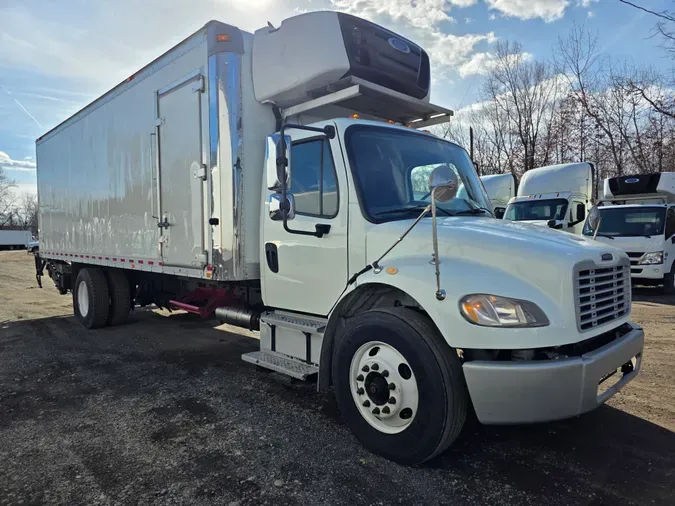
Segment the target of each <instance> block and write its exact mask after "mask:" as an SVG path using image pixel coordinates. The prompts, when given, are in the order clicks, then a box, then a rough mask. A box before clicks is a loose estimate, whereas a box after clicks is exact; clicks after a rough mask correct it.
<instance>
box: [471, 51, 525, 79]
mask: <svg viewBox="0 0 675 506" xmlns="http://www.w3.org/2000/svg"><path fill="white" fill-rule="evenodd" d="M518 58H522V60H523V61H529V60H531V59H532V58H534V56H533V55H532V54H531V53H527V52H523V53H520V54H519V55H518ZM495 59H496V58H495V55H494V54H492V53H475V54H474V55H473V56H472V57H471V59H469V60H468V61H466V62H464V63H463V64H462V65H460V67H459V75H460V76H461V77H462V78H464V77H469V76H471V75H475V74H487V72H488V71H489V70H490V69H491V68H492V67H493V66H494V65H495Z"/></svg>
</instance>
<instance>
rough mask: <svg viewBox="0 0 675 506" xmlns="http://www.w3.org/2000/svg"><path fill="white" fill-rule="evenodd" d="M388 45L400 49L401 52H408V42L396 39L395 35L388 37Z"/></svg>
mask: <svg viewBox="0 0 675 506" xmlns="http://www.w3.org/2000/svg"><path fill="white" fill-rule="evenodd" d="M388 42H389V45H390V46H391V47H393V48H394V49H396V51H400V52H401V53H406V54H408V53H409V52H410V48H409V47H408V44H406V43H405V42H403V41H402V40H401V39H397V38H395V37H392V38H391V39H389V41H388Z"/></svg>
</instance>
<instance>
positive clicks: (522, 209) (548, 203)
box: [504, 199, 567, 221]
mask: <svg viewBox="0 0 675 506" xmlns="http://www.w3.org/2000/svg"><path fill="white" fill-rule="evenodd" d="M566 213H567V200H565V199H548V200H523V201H522V202H513V203H512V204H509V205H508V206H507V207H506V213H504V219H505V220H511V221H521V220H546V221H548V220H564V219H565V214H566Z"/></svg>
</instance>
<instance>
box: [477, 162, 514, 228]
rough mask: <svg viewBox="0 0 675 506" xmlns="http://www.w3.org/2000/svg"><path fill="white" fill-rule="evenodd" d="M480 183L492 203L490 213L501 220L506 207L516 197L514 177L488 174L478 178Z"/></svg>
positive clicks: (509, 174) (511, 175)
mask: <svg viewBox="0 0 675 506" xmlns="http://www.w3.org/2000/svg"><path fill="white" fill-rule="evenodd" d="M480 180H481V183H483V187H484V188H485V191H486V193H487V195H488V197H489V198H490V202H491V203H492V212H493V213H494V215H495V217H496V218H500V219H501V218H503V217H504V212H506V206H507V205H508V204H509V201H510V200H511V199H512V198H513V197H515V196H516V187H517V183H516V176H514V175H513V174H511V173H508V174H488V175H486V176H481V177H480Z"/></svg>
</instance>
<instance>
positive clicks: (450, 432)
mask: <svg viewBox="0 0 675 506" xmlns="http://www.w3.org/2000/svg"><path fill="white" fill-rule="evenodd" d="M336 346H337V348H336V350H335V355H334V358H333V371H332V372H333V384H334V387H335V395H336V397H337V402H338V405H339V407H340V412H341V413H342V416H343V418H344V419H345V421H346V423H347V425H348V426H349V427H350V429H351V430H352V432H354V434H355V435H356V437H357V438H358V439H359V440H360V441H361V443H362V444H363V445H364V446H365V447H366V448H368V449H369V450H370V451H372V452H373V453H377V454H380V455H382V456H384V457H386V458H388V459H391V460H394V461H396V462H400V463H402V464H418V463H421V462H424V461H426V460H429V459H431V458H433V457H435V456H437V455H439V454H440V453H441V452H443V451H444V450H445V449H446V448H447V447H448V446H449V445H450V444H451V443H452V442H453V441H454V440H455V439H456V438H457V436H458V435H459V433H460V431H461V429H462V427H463V425H464V422H465V420H466V413H467V408H468V395H467V391H466V386H465V383H464V376H463V372H462V367H461V363H460V361H459V358H458V357H457V353H456V351H455V350H454V349H452V348H450V347H449V346H448V345H447V344H446V343H445V342H444V341H443V339H442V336H440V334H439V333H438V330H437V329H436V328H435V327H434V326H433V325H432V323H431V322H430V320H429V319H428V318H427V317H425V316H423V315H421V314H420V313H418V312H416V311H414V310H411V309H405V308H382V309H375V310H371V311H367V312H365V313H362V314H360V315H358V316H356V317H354V318H353V319H352V320H351V321H350V322H349V323H348V324H347V326H346V327H345V328H344V330H343V332H342V333H341V336H340V337H339V341H338V343H337V344H336Z"/></svg>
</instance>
